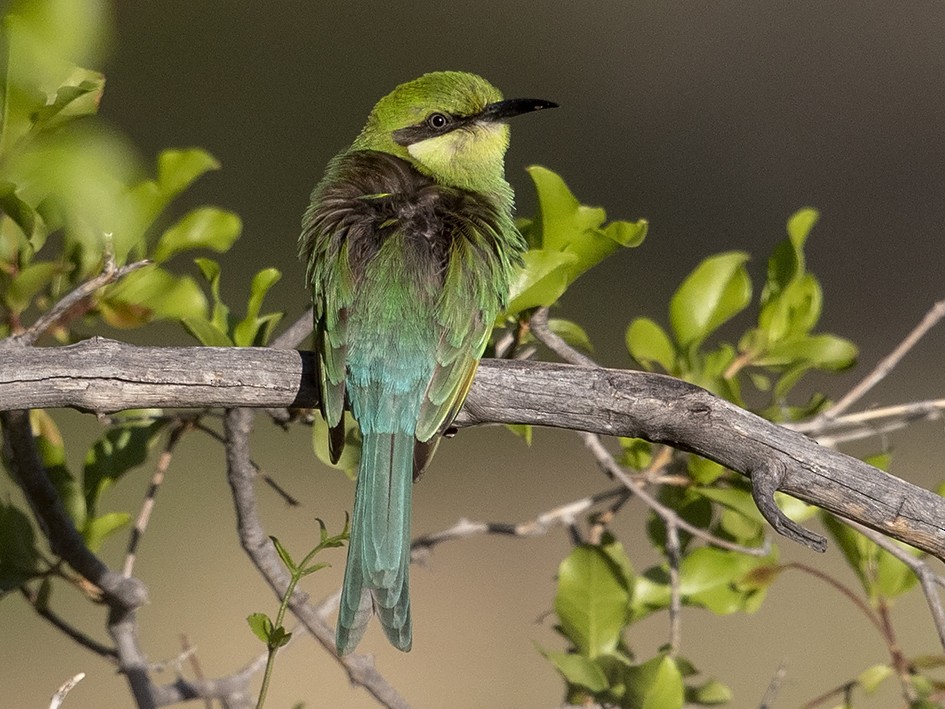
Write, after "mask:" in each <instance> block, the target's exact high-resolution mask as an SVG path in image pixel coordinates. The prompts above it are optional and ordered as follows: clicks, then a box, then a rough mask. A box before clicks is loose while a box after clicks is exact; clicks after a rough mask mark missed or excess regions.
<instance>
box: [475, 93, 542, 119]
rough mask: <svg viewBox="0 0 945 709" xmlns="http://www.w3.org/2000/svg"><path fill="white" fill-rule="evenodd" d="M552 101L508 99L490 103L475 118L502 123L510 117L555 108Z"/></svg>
mask: <svg viewBox="0 0 945 709" xmlns="http://www.w3.org/2000/svg"><path fill="white" fill-rule="evenodd" d="M557 107H558V104H556V103H555V102H554V101H545V100H544V99H540V98H510V99H506V100H505V101H496V102H495V103H490V104H489V105H488V106H486V107H485V108H484V109H482V112H481V113H480V114H479V116H477V118H478V119H479V120H481V121H494V122H498V121H504V120H505V119H506V118H512V116H519V115H521V114H523V113H531V112H532V111H543V110H544V109H546V108H557Z"/></svg>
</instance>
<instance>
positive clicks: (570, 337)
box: [548, 318, 594, 352]
mask: <svg viewBox="0 0 945 709" xmlns="http://www.w3.org/2000/svg"><path fill="white" fill-rule="evenodd" d="M548 329H549V330H551V331H552V332H553V333H555V334H556V335H558V336H559V337H560V338H561V339H563V340H564V341H565V342H566V343H568V344H569V345H571V346H572V347H577V348H579V349H582V350H585V351H587V352H593V351H594V345H592V344H591V338H589V337H588V336H587V332H586V331H585V330H584V328H583V327H581V326H580V325H578V324H577V323H576V322H572V321H571V320H563V319H561V318H550V319H549V320H548Z"/></svg>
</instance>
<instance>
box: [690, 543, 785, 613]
mask: <svg viewBox="0 0 945 709" xmlns="http://www.w3.org/2000/svg"><path fill="white" fill-rule="evenodd" d="M767 563H768V562H766V561H764V560H761V559H758V558H755V557H750V556H746V555H744V554H740V553H738V552H733V551H727V550H724V549H715V548H710V547H700V548H698V549H694V550H693V551H692V552H690V553H689V554H687V555H686V557H685V558H684V559H683V560H682V563H681V564H680V566H679V572H680V591H681V593H682V594H683V596H684V597H685V599H686V602H687V603H691V604H695V605H700V606H702V607H704V608H707V609H708V610H710V611H712V612H713V613H715V614H717V615H726V614H729V613H735V612H738V611H743V610H746V605H747V604H748V601H749V599H750V596H751V595H753V594H755V593H761V592H760V591H751V592H749V591H743V590H740V587H739V586H738V585H737V582H738V581H740V580H741V579H742V577H744V576H745V575H746V574H748V573H749V572H750V571H751V570H752V569H753V568H755V567H757V566H760V565H763V564H767Z"/></svg>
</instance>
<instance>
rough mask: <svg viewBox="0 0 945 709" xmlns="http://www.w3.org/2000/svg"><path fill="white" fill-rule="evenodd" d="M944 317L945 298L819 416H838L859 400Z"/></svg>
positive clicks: (825, 417)
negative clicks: (871, 369)
mask: <svg viewBox="0 0 945 709" xmlns="http://www.w3.org/2000/svg"><path fill="white" fill-rule="evenodd" d="M943 317H945V300H940V301H938V302H937V303H935V304H934V305H933V306H932V307H931V308H930V309H929V311H928V312H927V313H926V314H925V315H924V316H923V317H922V320H921V321H920V322H919V324H918V325H916V326H915V327H914V328H913V329H912V331H911V332H910V333H909V334H908V335H906V336H905V338H903V340H902V342H900V343H899V344H898V345H897V346H896V347H895V348H894V349H893V351H892V352H890V353H889V354H888V355H886V357H884V358H883V359H882V360H881V361H880V362H879V364H877V365H876V367H874V368H873V371H871V372H870V373H869V374H867V375H866V376H865V377H864V378H863V379H862V380H861V381H860V382H859V383H858V384H857V385H856V386H854V387H853V388H852V389H850V391H849V392H847V394H846V395H845V396H844V397H843V398H842V399H840V401H838V402H837V403H836V404H834V405H833V406H831V407H830V408H829V409H828V410H827V411H825V412H823V413H822V414H821V415H820V416H819V417H818V418H822V419H831V418H836V417H837V416H839V415H840V414H842V413H843V412H844V411H846V410H847V409H849V408H850V406H852V405H853V404H854V403H856V402H857V401H859V400H860V399H861V398H862V397H863V396H864V395H865V394H866V393H867V392H868V391H869V390H870V389H872V388H873V387H874V386H876V385H877V384H878V383H879V382H881V381H882V380H883V379H884V378H885V377H886V376H887V375H888V374H889V373H890V372H891V371H892V370H893V369H894V368H895V366H896V365H897V364H899V362H900V361H901V360H902V358H903V357H905V355H906V354H907V353H908V352H909V350H911V349H912V348H913V347H915V345H916V343H918V342H919V340H921V339H922V337H923V336H925V334H926V333H927V332H928V331H929V330H931V329H932V328H933V327H935V325H936V324H937V323H938V322H939V321H940V320H941V319H942V318H943Z"/></svg>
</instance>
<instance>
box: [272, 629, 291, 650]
mask: <svg viewBox="0 0 945 709" xmlns="http://www.w3.org/2000/svg"><path fill="white" fill-rule="evenodd" d="M291 639H292V633H289V632H286V629H285V628H283V627H282V626H281V625H280V626H279V627H278V628H273V629H272V633H271V634H270V636H269V647H270V648H272V649H273V650H275V649H276V648H280V647H283V646H285V645H288V644H289V641H290V640H291Z"/></svg>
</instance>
